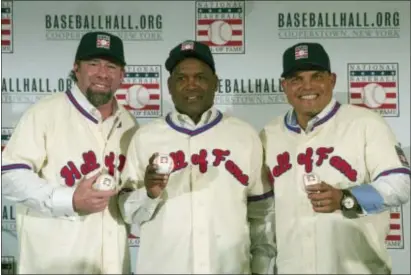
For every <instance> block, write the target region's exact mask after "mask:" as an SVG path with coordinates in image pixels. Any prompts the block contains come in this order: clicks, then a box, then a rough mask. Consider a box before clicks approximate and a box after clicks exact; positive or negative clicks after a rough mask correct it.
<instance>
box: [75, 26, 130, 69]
mask: <svg viewBox="0 0 411 275" xmlns="http://www.w3.org/2000/svg"><path fill="white" fill-rule="evenodd" d="M95 57H107V58H109V59H111V60H113V61H114V62H116V63H118V64H120V65H122V66H124V65H126V62H125V60H124V47H123V41H122V40H121V38H120V37H118V36H115V35H113V34H110V33H107V32H89V33H86V34H85V35H83V37H82V38H81V40H80V44H79V45H78V48H77V52H76V60H87V59H91V58H95Z"/></svg>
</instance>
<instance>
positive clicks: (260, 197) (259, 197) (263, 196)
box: [247, 190, 274, 202]
mask: <svg viewBox="0 0 411 275" xmlns="http://www.w3.org/2000/svg"><path fill="white" fill-rule="evenodd" d="M270 197H274V191H273V190H271V191H269V192H267V193H264V194H261V195H256V196H249V197H248V198H247V202H254V201H260V200H265V199H267V198H270Z"/></svg>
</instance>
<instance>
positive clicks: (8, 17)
mask: <svg viewBox="0 0 411 275" xmlns="http://www.w3.org/2000/svg"><path fill="white" fill-rule="evenodd" d="M1 53H13V1H9V0H3V1H1Z"/></svg>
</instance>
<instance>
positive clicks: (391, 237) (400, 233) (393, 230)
mask: <svg viewBox="0 0 411 275" xmlns="http://www.w3.org/2000/svg"><path fill="white" fill-rule="evenodd" d="M402 213H403V211H402V206H398V207H394V208H392V209H391V211H390V232H389V233H388V236H387V238H386V239H385V244H386V246H387V248H388V249H404V228H403V222H402V221H403V219H402Z"/></svg>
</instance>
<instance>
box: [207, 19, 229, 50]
mask: <svg viewBox="0 0 411 275" xmlns="http://www.w3.org/2000/svg"><path fill="white" fill-rule="evenodd" d="M232 33H233V30H232V28H231V26H230V24H228V23H227V22H225V21H222V20H216V21H214V22H213V23H211V24H210V26H209V27H208V39H209V40H210V41H211V42H213V43H214V44H215V45H224V44H227V42H228V41H230V40H231V36H232Z"/></svg>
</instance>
